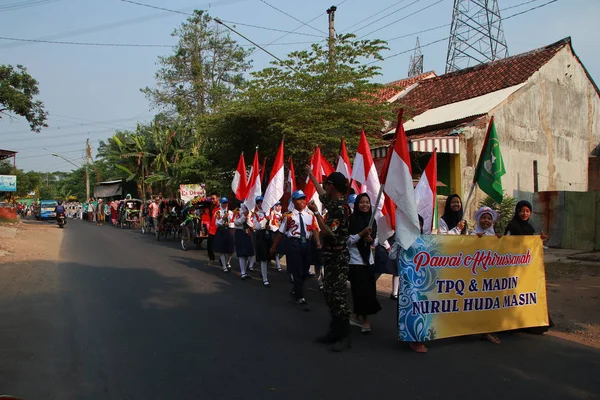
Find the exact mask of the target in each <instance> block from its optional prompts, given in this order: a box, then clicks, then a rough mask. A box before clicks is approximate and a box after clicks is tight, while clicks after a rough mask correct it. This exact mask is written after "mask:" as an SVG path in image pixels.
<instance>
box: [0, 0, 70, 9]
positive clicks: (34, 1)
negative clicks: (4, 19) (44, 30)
mask: <svg viewBox="0 0 600 400" xmlns="http://www.w3.org/2000/svg"><path fill="white" fill-rule="evenodd" d="M57 1H60V0H30V1H23V2H19V3H10V4H3V5H0V11H13V10H20V9H22V8H28V7H35V6H38V5H43V4H48V3H56V2H57Z"/></svg>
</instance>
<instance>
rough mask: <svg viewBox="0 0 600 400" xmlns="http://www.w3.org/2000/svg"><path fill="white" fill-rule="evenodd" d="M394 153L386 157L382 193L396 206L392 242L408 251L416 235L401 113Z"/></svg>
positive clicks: (400, 113) (413, 203)
mask: <svg viewBox="0 0 600 400" xmlns="http://www.w3.org/2000/svg"><path fill="white" fill-rule="evenodd" d="M394 136H395V144H394V149H393V151H392V152H391V155H390V162H389V166H388V170H389V171H393V174H388V176H387V177H386V182H385V193H386V194H387V195H388V196H390V198H391V199H392V201H393V202H394V203H395V204H396V241H397V242H398V244H399V245H400V247H402V248H403V249H408V248H409V247H410V246H412V244H413V243H414V242H415V240H416V239H417V237H418V236H419V234H420V231H421V229H420V226H419V217H418V214H417V204H416V202H415V195H414V188H413V182H412V171H411V165H410V153H409V151H408V139H407V138H406V133H405V132H404V125H403V124H402V110H401V111H400V112H399V113H398V125H397V126H396V133H395V135H394Z"/></svg>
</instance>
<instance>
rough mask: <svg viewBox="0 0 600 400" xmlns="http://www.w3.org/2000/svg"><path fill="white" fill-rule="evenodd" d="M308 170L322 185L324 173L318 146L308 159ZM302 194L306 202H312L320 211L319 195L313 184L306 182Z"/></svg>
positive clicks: (309, 181)
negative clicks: (304, 195)
mask: <svg viewBox="0 0 600 400" xmlns="http://www.w3.org/2000/svg"><path fill="white" fill-rule="evenodd" d="M310 169H311V171H312V173H313V175H314V176H315V178H317V182H319V183H322V182H323V174H324V171H323V165H322V157H321V149H319V146H317V147H316V148H315V152H314V153H313V155H312V157H311V159H310ZM304 194H306V201H307V202H310V201H311V200H314V202H315V204H316V205H317V208H318V209H319V211H322V204H321V200H319V193H317V189H316V188H315V185H313V182H312V181H311V180H310V179H309V180H308V182H306V185H305V186H304Z"/></svg>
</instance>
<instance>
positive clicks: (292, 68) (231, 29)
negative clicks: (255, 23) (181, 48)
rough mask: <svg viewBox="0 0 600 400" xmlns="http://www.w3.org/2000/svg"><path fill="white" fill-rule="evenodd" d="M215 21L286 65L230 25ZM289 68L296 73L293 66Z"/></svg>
mask: <svg viewBox="0 0 600 400" xmlns="http://www.w3.org/2000/svg"><path fill="white" fill-rule="evenodd" d="M215 21H216V22H217V23H218V24H221V25H223V26H224V27H225V28H227V29H229V30H230V31H232V32H233V33H235V34H237V35H239V36H241V37H243V38H244V39H246V40H247V41H249V42H250V43H252V44H253V45H255V46H256V47H258V48H259V49H261V50H262V51H264V52H265V53H267V54H268V55H270V56H271V57H273V58H274V59H276V60H277V61H279V62H280V63H282V65H283V64H284V62H283V60H282V59H281V58H279V57H277V56H276V55H275V54H273V53H271V52H270V51H269V50H267V49H265V48H264V47H262V46H261V45H259V44H257V43H255V42H253V41H252V40H250V39H248V38H247V37H246V36H244V35H242V34H241V33H239V32H238V31H236V30H235V29H233V28H232V27H230V26H228V25H226V24H224V23H223V21H221V20H220V19H218V18H215ZM286 66H287V65H286ZM287 67H288V68H289V69H291V70H293V71H296V69H295V68H294V67H291V66H287Z"/></svg>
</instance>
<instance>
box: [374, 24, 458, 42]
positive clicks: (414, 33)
mask: <svg viewBox="0 0 600 400" xmlns="http://www.w3.org/2000/svg"><path fill="white" fill-rule="evenodd" d="M450 25H451V24H444V25H439V26H434V27H433V28H428V29H423V30H422V31H417V32H411V33H407V34H404V35H402V36H396V37H394V38H391V39H385V41H386V42H391V41H392V40H397V39H403V38H405V37H410V36H415V35H418V34H420V33H425V32H430V31H434V30H436V29H441V28H446V27H448V26H450Z"/></svg>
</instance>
